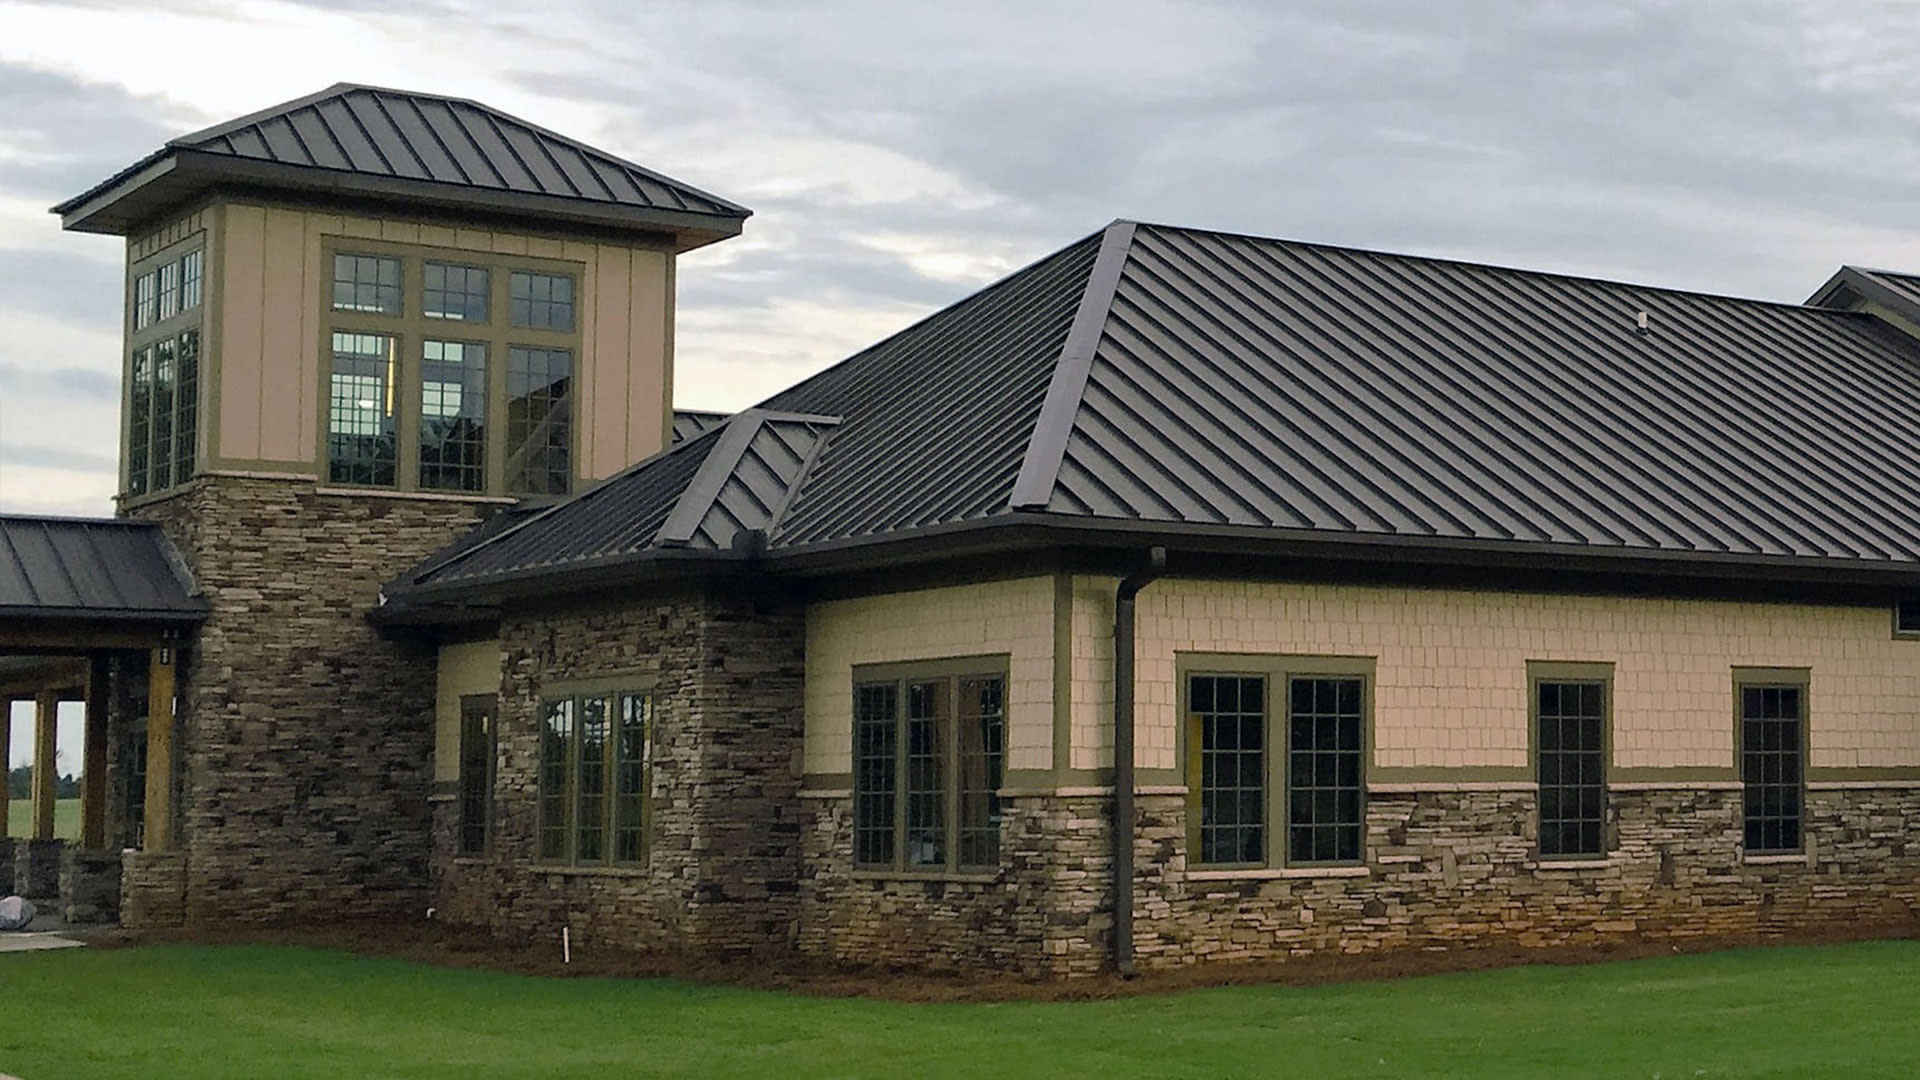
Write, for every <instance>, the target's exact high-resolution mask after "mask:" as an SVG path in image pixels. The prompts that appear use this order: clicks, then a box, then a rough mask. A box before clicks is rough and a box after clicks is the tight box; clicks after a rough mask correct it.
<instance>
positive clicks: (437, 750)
mask: <svg viewBox="0 0 1920 1080" xmlns="http://www.w3.org/2000/svg"><path fill="white" fill-rule="evenodd" d="M434 671H435V674H436V682H437V685H436V687H435V692H434V699H433V700H434V704H433V736H434V737H433V778H434V779H435V780H458V779H459V778H460V699H461V698H463V697H465V696H467V695H468V694H490V695H491V694H498V693H499V692H500V642H499V641H497V640H488V641H470V642H460V643H457V644H452V645H442V646H441V647H440V661H439V663H438V664H436V665H435V666H434Z"/></svg>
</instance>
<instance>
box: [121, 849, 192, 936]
mask: <svg viewBox="0 0 1920 1080" xmlns="http://www.w3.org/2000/svg"><path fill="white" fill-rule="evenodd" d="M186 892H187V857H186V855H185V854H183V853H181V852H178V851H165V852H151V851H126V852H123V853H122V855H121V864H120V925H121V926H123V927H126V928H127V929H129V930H147V929H160V928H164V927H170V926H180V925H182V924H184V923H185V922H186V915H187V898H186Z"/></svg>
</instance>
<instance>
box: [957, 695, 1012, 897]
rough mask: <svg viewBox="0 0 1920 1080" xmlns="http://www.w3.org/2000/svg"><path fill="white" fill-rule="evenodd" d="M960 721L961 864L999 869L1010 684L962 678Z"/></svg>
mask: <svg viewBox="0 0 1920 1080" xmlns="http://www.w3.org/2000/svg"><path fill="white" fill-rule="evenodd" d="M958 722H959V731H958V735H959V738H960V762H959V764H960V776H959V780H958V787H959V789H960V815H959V819H958V820H959V831H960V852H959V861H960V865H961V866H998V865H999V864H1000V818H1001V807H1000V783H1001V780H1002V778H1003V777H1002V771H1003V770H1002V765H1003V763H1004V762H1005V760H1006V742H1007V710H1006V684H1005V683H1004V682H1002V681H1001V680H999V679H981V678H966V679H961V680H960V708H959V718H958Z"/></svg>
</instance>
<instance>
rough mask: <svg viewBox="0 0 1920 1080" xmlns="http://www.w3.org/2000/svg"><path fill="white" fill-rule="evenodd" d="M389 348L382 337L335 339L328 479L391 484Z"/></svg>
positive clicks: (391, 352)
mask: <svg viewBox="0 0 1920 1080" xmlns="http://www.w3.org/2000/svg"><path fill="white" fill-rule="evenodd" d="M393 346H394V343H393V338H392V337H390V336H388V335H386V334H346V333H340V332H338V331H336V332H335V333H334V335H333V377H332V383H331V393H330V394H329V397H328V414H327V478H328V479H329V480H331V481H333V482H334V483H337V484H375V485H381V486H388V487H390V486H392V484H393V471H394V462H395V458H396V454H395V449H396V444H395V440H394V427H393V420H394V402H393V367H394V347H393Z"/></svg>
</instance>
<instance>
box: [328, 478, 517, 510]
mask: <svg viewBox="0 0 1920 1080" xmlns="http://www.w3.org/2000/svg"><path fill="white" fill-rule="evenodd" d="M313 493H314V494H315V495H372V496H374V497H375V498H381V499H417V500H420V501H422V502H457V503H484V504H486V505H489V506H511V505H513V504H514V503H517V502H519V501H520V500H519V499H518V498H516V497H514V496H512V495H488V494H486V493H485V492H481V491H475V492H459V491H405V490H402V489H400V488H391V487H372V486H368V487H354V486H352V485H345V484H332V483H323V484H320V485H319V486H317V487H315V488H314V489H313Z"/></svg>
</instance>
